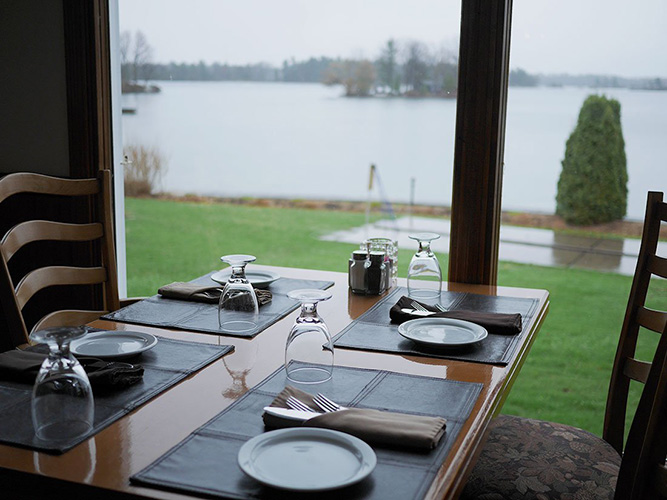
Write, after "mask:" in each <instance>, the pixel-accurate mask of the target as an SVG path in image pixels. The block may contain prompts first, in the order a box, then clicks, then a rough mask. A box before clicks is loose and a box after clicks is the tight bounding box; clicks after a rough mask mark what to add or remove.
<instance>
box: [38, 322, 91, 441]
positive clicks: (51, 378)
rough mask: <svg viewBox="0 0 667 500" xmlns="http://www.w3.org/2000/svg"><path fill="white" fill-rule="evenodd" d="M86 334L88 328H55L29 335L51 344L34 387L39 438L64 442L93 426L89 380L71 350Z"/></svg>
mask: <svg viewBox="0 0 667 500" xmlns="http://www.w3.org/2000/svg"><path fill="white" fill-rule="evenodd" d="M85 333H86V328H85V327H56V328H47V329H44V330H40V331H37V332H33V333H31V334H30V340H31V341H32V342H35V343H40V344H46V345H48V346H49V355H48V357H47V358H46V359H45V360H44V362H43V363H42V366H41V368H40V369H39V373H38V374H37V378H36V379H35V385H34V386H33V390H32V400H31V409H32V423H33V425H34V427H35V433H36V435H37V437H38V438H39V439H42V440H44V441H50V442H58V441H63V442H64V441H68V440H71V439H75V438H78V437H81V436H84V435H86V434H88V433H89V432H90V431H91V430H92V428H93V418H94V412H95V410H94V407H93V391H92V389H91V387H90V381H89V380H88V375H86V372H85V370H84V369H83V367H82V366H81V365H80V364H79V362H78V361H77V360H76V358H75V357H74V356H72V353H71V352H70V342H71V341H72V340H74V339H77V338H79V337H82V336H83V335H84V334H85Z"/></svg>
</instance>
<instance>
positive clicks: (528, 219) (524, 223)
mask: <svg viewBox="0 0 667 500" xmlns="http://www.w3.org/2000/svg"><path fill="white" fill-rule="evenodd" d="M140 198H151V199H158V200H166V201H174V202H184V203H209V204H211V203H220V204H229V205H245V206H252V207H261V208H297V209H306V210H332V211H341V212H365V210H366V202H365V201H341V200H299V199H286V198H250V197H244V198H231V197H214V196H200V195H193V194H187V195H182V196H180V195H174V194H171V193H159V194H155V195H151V196H145V197H140ZM392 208H393V210H394V212H395V213H396V215H400V216H407V215H409V214H410V213H411V214H412V215H416V216H425V217H445V218H449V217H450V216H451V209H450V207H447V206H437V205H413V206H412V207H410V205H408V204H407V203H395V204H392ZM501 223H502V224H504V225H508V226H519V227H532V228H540V229H550V230H553V231H559V232H570V233H580V234H581V233H584V234H596V235H607V236H613V237H617V238H641V236H642V230H643V227H644V223H643V222H642V221H630V220H622V221H615V222H609V223H606V224H598V225H595V226H572V225H569V224H567V223H566V222H565V221H564V220H563V219H562V217H560V216H558V215H553V214H544V213H531V212H513V211H507V212H503V213H502V215H501ZM660 239H664V240H667V227H664V228H662V230H661V234H660Z"/></svg>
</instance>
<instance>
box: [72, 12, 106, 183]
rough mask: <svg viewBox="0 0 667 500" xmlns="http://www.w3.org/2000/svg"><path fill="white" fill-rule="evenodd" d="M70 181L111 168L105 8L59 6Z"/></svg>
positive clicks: (91, 175)
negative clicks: (65, 83) (63, 59)
mask: <svg viewBox="0 0 667 500" xmlns="http://www.w3.org/2000/svg"><path fill="white" fill-rule="evenodd" d="M63 23H64V30H65V67H66V82H67V121H68V136H69V157H70V177H73V178H90V177H96V176H97V171H98V170H102V169H105V168H106V169H111V168H112V146H111V144H112V137H111V130H112V129H111V75H110V55H109V5H108V1H107V0H92V1H91V0H67V1H64V2H63Z"/></svg>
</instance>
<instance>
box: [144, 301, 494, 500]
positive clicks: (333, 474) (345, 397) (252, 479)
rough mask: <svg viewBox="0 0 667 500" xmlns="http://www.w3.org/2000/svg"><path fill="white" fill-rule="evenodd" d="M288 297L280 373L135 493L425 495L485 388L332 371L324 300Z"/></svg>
mask: <svg viewBox="0 0 667 500" xmlns="http://www.w3.org/2000/svg"><path fill="white" fill-rule="evenodd" d="M290 297H291V298H292V300H295V301H298V302H299V304H300V306H301V313H300V315H299V316H298V317H297V318H296V319H295V321H294V324H293V325H292V328H291V329H290V332H289V335H288V337H287V340H286V345H285V362H284V365H283V366H281V367H280V368H279V369H277V370H276V371H275V372H273V373H272V374H271V375H270V376H268V377H267V378H266V379H265V380H264V381H262V382H260V383H259V384H257V385H256V386H255V387H253V388H251V389H250V390H249V391H247V392H246V393H245V394H244V395H243V396H241V397H240V398H239V399H238V400H236V401H235V402H234V403H233V404H232V405H231V406H229V407H228V408H227V409H225V410H224V411H222V412H220V413H219V414H218V415H216V416H215V417H213V418H212V419H211V420H209V421H208V422H207V423H205V424H204V425H203V426H202V427H200V428H199V429H197V430H195V431H194V432H193V433H191V434H190V435H189V436H188V437H187V438H186V439H185V440H183V441H182V442H180V443H178V444H177V445H176V446H174V447H173V448H172V449H171V450H169V451H168V452H167V453H166V454H164V455H162V456H161V457H159V458H158V459H157V460H155V461H154V462H153V463H152V464H150V465H149V466H148V467H146V468H144V469H143V470H142V471H140V472H139V473H137V474H135V475H134V476H132V478H131V481H132V483H134V484H139V485H144V486H153V487H157V488H167V489H170V490H176V491H183V492H195V493H197V492H198V493H206V494H207V495H209V496H215V497H221V498H222V497H224V498H227V497H233V498H248V499H250V498H283V497H285V498H287V497H289V495H290V494H296V493H300V494H304V493H313V494H315V493H317V494H318V495H325V496H324V498H329V496H327V495H331V496H330V497H331V498H341V495H342V496H344V497H345V498H351V499H356V498H378V499H380V498H387V495H389V494H390V493H391V492H394V493H395V492H396V491H401V492H402V493H405V498H413V497H419V496H420V495H423V493H424V492H425V488H427V485H428V484H429V483H430V481H429V479H432V478H433V477H434V475H435V474H436V471H437V468H438V465H439V464H440V463H442V461H443V460H444V459H445V458H446V456H447V453H448V451H449V450H450V449H451V447H452V445H453V443H454V441H455V440H456V437H457V435H458V433H459V432H460V430H461V427H462V425H463V423H464V422H465V420H466V419H467V418H468V415H469V414H470V412H471V410H472V408H473V406H474V404H475V401H476V400H477V397H478V396H479V393H480V391H481V388H482V384H477V383H468V382H459V381H453V380H445V379H438V378H432V377H424V376H414V375H407V374H400V373H393V372H390V371H386V370H372V369H363V368H352V367H343V366H335V364H334V352H333V348H331V347H330V346H331V337H330V335H329V332H328V328H327V326H326V323H325V322H324V320H323V319H322V318H321V316H319V314H318V312H317V304H318V303H319V302H322V301H325V300H327V299H328V298H329V297H330V293H329V292H326V291H322V290H318V289H302V290H295V291H293V292H292V293H291V294H290ZM426 395H428V397H425V396H426ZM219 470H224V471H225V472H224V474H220V473H216V471H219ZM327 492H330V493H327Z"/></svg>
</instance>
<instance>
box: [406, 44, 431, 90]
mask: <svg viewBox="0 0 667 500" xmlns="http://www.w3.org/2000/svg"><path fill="white" fill-rule="evenodd" d="M428 60H429V51H428V48H427V47H426V45H424V44H423V43H421V42H416V41H413V42H410V43H409V44H408V46H407V48H406V53H405V63H404V64H403V82H404V83H405V85H406V86H407V87H408V89H409V92H410V93H412V94H423V93H425V92H426V90H427V80H428V69H429V68H428V66H429V65H428Z"/></svg>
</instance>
